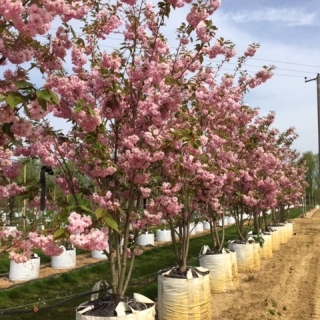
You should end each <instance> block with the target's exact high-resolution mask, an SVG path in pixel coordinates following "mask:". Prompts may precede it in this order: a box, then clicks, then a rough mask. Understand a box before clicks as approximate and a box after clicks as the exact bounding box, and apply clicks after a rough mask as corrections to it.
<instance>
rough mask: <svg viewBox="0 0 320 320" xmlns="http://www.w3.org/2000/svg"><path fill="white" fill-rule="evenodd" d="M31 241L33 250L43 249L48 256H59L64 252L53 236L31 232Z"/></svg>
mask: <svg viewBox="0 0 320 320" xmlns="http://www.w3.org/2000/svg"><path fill="white" fill-rule="evenodd" d="M29 240H30V243H31V244H32V246H33V248H37V249H41V250H42V251H43V253H44V254H45V255H47V256H50V257H53V256H59V255H60V254H61V253H62V252H63V249H62V248H60V247H59V246H58V245H57V243H56V242H55V240H54V239H53V235H48V236H44V235H38V234H37V233H35V232H30V233H29Z"/></svg>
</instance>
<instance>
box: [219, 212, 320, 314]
mask: <svg viewBox="0 0 320 320" xmlns="http://www.w3.org/2000/svg"><path fill="white" fill-rule="evenodd" d="M293 228H294V231H293V232H294V234H295V235H294V236H293V238H292V239H290V240H289V242H288V243H287V244H284V245H281V247H280V250H279V251H278V252H275V253H274V254H273V257H272V258H271V259H268V260H262V261H261V270H260V271H259V272H256V273H251V274H239V276H240V289H239V290H237V291H234V292H231V293H222V294H221V293H219V294H214V295H213V309H214V317H213V319H219V320H244V319H246V320H264V319H266V320H267V319H285V320H304V319H305V320H307V319H308V320H313V319H314V320H315V319H319V320H320V264H319V263H320V210H317V211H315V212H309V213H308V214H307V217H306V218H297V219H295V220H294V227H293Z"/></svg>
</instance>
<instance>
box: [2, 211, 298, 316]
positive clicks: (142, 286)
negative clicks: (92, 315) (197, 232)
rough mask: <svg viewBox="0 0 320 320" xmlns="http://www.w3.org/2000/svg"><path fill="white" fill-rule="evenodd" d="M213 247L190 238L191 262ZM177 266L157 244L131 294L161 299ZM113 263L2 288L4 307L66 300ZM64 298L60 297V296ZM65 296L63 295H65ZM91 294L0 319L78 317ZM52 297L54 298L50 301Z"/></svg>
mask: <svg viewBox="0 0 320 320" xmlns="http://www.w3.org/2000/svg"><path fill="white" fill-rule="evenodd" d="M300 215H301V209H292V210H291V211H290V215H289V219H294V218H296V217H299V216H300ZM235 238H237V230H236V227H235V226H231V227H228V228H226V230H225V243H227V241H228V240H231V239H235ZM205 244H207V245H209V246H212V241H211V236H210V234H206V235H203V236H200V237H195V238H192V239H191V240H190V250H189V257H188V258H189V261H191V260H194V261H193V262H192V263H190V265H199V264H198V261H197V257H198V255H199V252H200V249H201V247H202V246H203V245H205ZM39 256H41V260H42V262H49V261H50V258H48V257H46V256H44V255H42V254H41V253H40V252H39ZM173 265H175V258H174V254H173V250H172V245H170V244H169V245H165V246H162V247H156V248H154V249H152V250H147V251H146V252H144V253H143V254H142V255H141V256H138V257H136V261H135V266H134V269H133V275H132V279H131V284H130V286H129V289H128V294H132V293H133V292H138V293H141V294H143V295H145V296H147V297H149V298H150V299H153V300H155V299H156V298H157V281H156V279H157V272H158V271H159V270H161V269H163V268H166V267H169V266H173ZM8 269H9V259H7V257H6V256H4V255H3V254H2V255H0V273H5V272H8ZM109 273H110V271H109V264H108V262H106V261H104V262H101V263H98V264H95V265H93V266H88V267H85V268H81V269H78V270H71V271H69V272H68V273H64V274H62V275H59V276H53V277H49V278H47V279H36V280H33V281H30V282H28V283H25V284H23V285H19V286H16V287H12V288H9V289H5V290H0V310H1V309H8V308H13V307H16V306H24V307H23V308H22V310H23V309H29V308H33V307H37V308H39V309H41V308H43V307H47V306H50V305H52V304H54V303H58V302H60V301H65V300H66V299H67V298H65V297H68V296H71V295H74V294H79V293H81V292H86V291H90V290H91V288H92V286H93V285H94V284H95V283H96V282H97V281H99V280H101V279H105V280H107V281H108V274H109ZM59 297H60V299H59ZM61 297H62V298H61ZM89 298H90V297H89V296H84V297H83V296H82V297H80V298H77V299H74V300H71V301H70V302H68V303H67V304H63V305H61V306H59V307H56V308H54V309H50V310H43V311H42V310H40V311H39V312H37V313H32V314H30V313H27V314H19V315H17V314H15V315H6V316H3V315H1V312H0V320H2V319H3V320H12V319H15V320H20V319H21V320H31V319H32V320H33V319H35V320H37V319H39V320H40V319H41V320H42V319H46V320H51V319H52V320H53V319H55V320H56V319H59V320H70V319H75V308H76V307H77V306H78V305H79V304H80V303H82V302H84V301H86V300H89ZM49 300H51V301H49Z"/></svg>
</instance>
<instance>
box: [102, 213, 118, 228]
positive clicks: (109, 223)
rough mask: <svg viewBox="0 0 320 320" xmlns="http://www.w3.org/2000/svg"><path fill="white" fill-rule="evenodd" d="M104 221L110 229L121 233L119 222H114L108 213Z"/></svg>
mask: <svg viewBox="0 0 320 320" xmlns="http://www.w3.org/2000/svg"><path fill="white" fill-rule="evenodd" d="M102 219H103V221H104V223H105V224H106V225H107V226H108V227H110V228H111V229H113V230H115V231H117V232H119V227H118V224H117V222H116V221H114V220H113V218H112V217H111V216H110V215H109V214H108V213H106V215H105V216H104V217H103V218H102Z"/></svg>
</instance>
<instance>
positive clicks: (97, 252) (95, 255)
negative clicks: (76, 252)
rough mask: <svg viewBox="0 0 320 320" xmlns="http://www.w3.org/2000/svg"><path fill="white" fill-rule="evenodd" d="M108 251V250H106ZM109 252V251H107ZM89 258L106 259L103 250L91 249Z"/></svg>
mask: <svg viewBox="0 0 320 320" xmlns="http://www.w3.org/2000/svg"><path fill="white" fill-rule="evenodd" d="M107 251H108V250H107ZM108 252H109V251H108ZM91 258H93V259H99V260H106V259H108V257H107V255H106V254H105V253H104V251H103V250H92V251H91Z"/></svg>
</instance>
